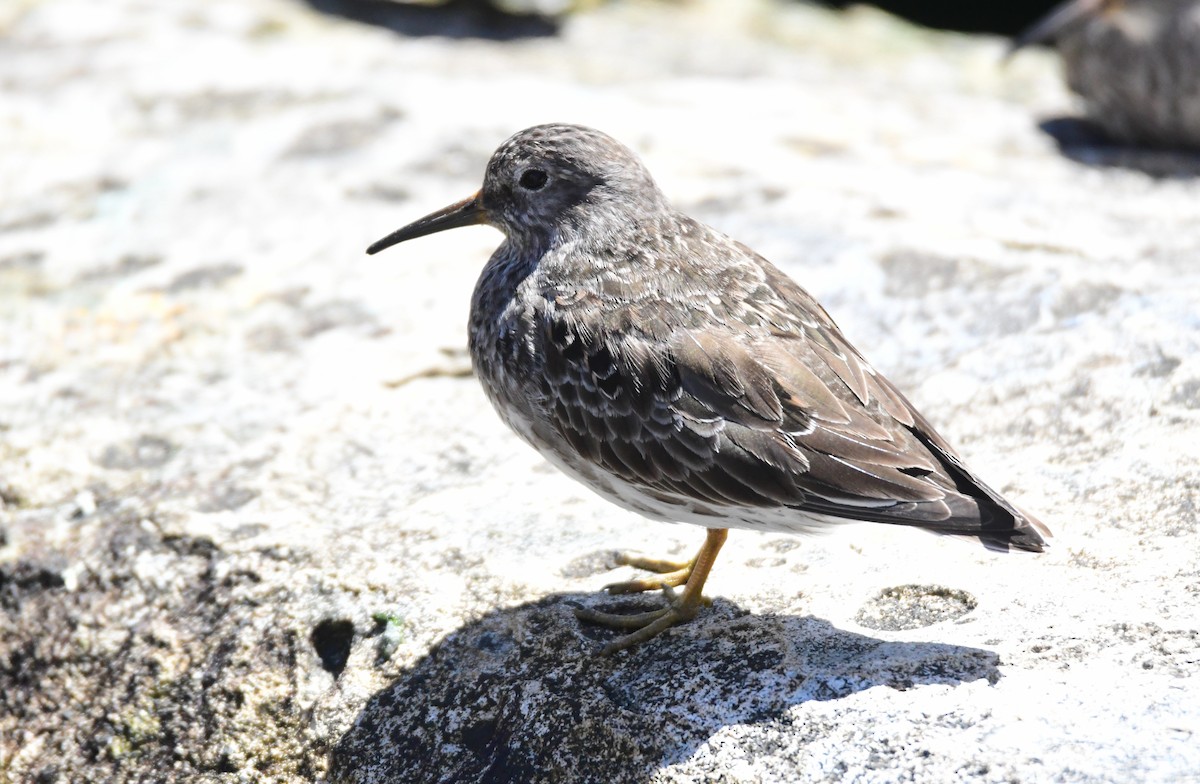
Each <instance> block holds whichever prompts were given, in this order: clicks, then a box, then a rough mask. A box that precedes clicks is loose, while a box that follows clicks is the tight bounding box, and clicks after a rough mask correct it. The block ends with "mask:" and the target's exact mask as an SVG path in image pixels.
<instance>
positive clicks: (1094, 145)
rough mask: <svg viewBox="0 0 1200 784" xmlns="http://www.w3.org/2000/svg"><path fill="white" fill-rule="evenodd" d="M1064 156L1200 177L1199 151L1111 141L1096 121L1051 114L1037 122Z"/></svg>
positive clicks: (1162, 175) (1165, 175) (1154, 173)
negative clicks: (1138, 145)
mask: <svg viewBox="0 0 1200 784" xmlns="http://www.w3.org/2000/svg"><path fill="white" fill-rule="evenodd" d="M1038 128H1039V129H1040V130H1041V131H1042V133H1044V134H1046V135H1047V136H1049V137H1050V138H1051V139H1053V140H1054V144H1055V145H1056V146H1057V147H1058V151H1059V152H1060V153H1062V155H1063V156H1064V157H1066V158H1070V159H1071V160H1073V161H1075V162H1076V163H1082V164H1084V165H1086V166H1094V167H1097V168H1102V169H1129V170H1132V171H1139V172H1141V173H1143V174H1146V175H1148V176H1150V177H1154V178H1155V179H1160V180H1163V179H1190V178H1192V177H1197V176H1200V152H1197V151H1195V150H1174V149H1157V148H1151V147H1137V146H1133V145H1128V144H1122V143H1120V142H1117V141H1114V140H1113V139H1112V138H1110V137H1109V136H1108V135H1107V134H1105V132H1104V131H1103V130H1102V129H1101V128H1100V127H1099V126H1097V125H1096V124H1095V123H1093V122H1091V121H1089V120H1086V119H1083V118H1079V117H1054V118H1051V119H1047V120H1043V121H1041V122H1040V123H1038Z"/></svg>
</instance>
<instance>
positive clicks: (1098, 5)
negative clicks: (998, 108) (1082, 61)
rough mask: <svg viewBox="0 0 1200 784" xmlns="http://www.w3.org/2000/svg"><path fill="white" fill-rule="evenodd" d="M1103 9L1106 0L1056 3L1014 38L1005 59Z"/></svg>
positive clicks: (1049, 38)
mask: <svg viewBox="0 0 1200 784" xmlns="http://www.w3.org/2000/svg"><path fill="white" fill-rule="evenodd" d="M1103 9H1104V0H1067V2H1064V3H1060V4H1058V5H1056V6H1055V7H1054V8H1052V9H1050V12H1049V13H1047V14H1046V15H1045V16H1044V17H1042V18H1041V19H1039V20H1038V21H1036V22H1034V23H1033V24H1032V25H1030V26H1029V27H1028V28H1026V29H1025V30H1023V31H1022V32H1021V33H1019V34H1018V35H1017V37H1016V38H1014V39H1013V40H1012V42H1011V43H1010V44H1009V45H1008V51H1006V52H1005V53H1004V59H1005V60H1006V61H1007V60H1008V59H1009V58H1011V57H1012V56H1013V55H1014V54H1016V53H1017V52H1018V51H1019V50H1021V49H1024V48H1025V47H1027V46H1031V45H1033V44H1044V43H1046V42H1048V41H1052V40H1054V39H1055V38H1057V37H1058V36H1060V35H1063V34H1064V33H1067V32H1069V31H1070V30H1071V28H1073V27H1075V26H1076V25H1078V24H1080V23H1082V22H1083V21H1085V20H1086V19H1088V18H1089V17H1091V16H1094V15H1096V14H1098V13H1100V12H1101V11H1102V10H1103Z"/></svg>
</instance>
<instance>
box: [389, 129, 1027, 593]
mask: <svg viewBox="0 0 1200 784" xmlns="http://www.w3.org/2000/svg"><path fill="white" fill-rule="evenodd" d="M530 172H536V173H535V174H530ZM542 175H544V178H543V176H542ZM543 179H544V182H543ZM526 180H528V183H529V184H531V185H533V184H536V185H537V187H536V188H526V187H522V185H521V183H522V182H526ZM539 183H540V184H539ZM479 222H486V223H490V224H491V225H493V226H496V227H497V228H499V229H500V230H501V231H503V232H504V233H505V235H506V239H505V241H504V243H503V244H502V245H501V246H500V247H499V249H497V250H496V252H495V253H494V255H493V256H492V257H491V259H490V260H489V261H488V263H487V265H486V266H485V267H484V270H483V273H482V274H481V276H480V278H479V282H478V284H477V285H476V288H475V293H474V296H473V299H472V306H471V316H470V326H469V335H470V349H471V357H472V359H473V362H474V366H475V371H476V374H477V375H478V377H479V379H480V381H481V383H482V384H483V387H484V389H485V390H486V392H487V395H488V397H489V398H490V399H491V401H492V403H493V404H494V405H495V407H496V409H497V411H498V412H499V413H500V415H501V417H502V418H503V419H504V420H505V422H507V423H508V424H509V426H511V427H512V428H513V430H515V431H516V432H517V433H518V434H519V435H521V437H522V438H524V439H525V440H526V441H528V442H529V443H530V444H532V445H533V446H534V447H535V448H536V449H538V451H540V452H541V453H542V454H543V455H545V456H546V457H547V458H548V459H549V460H550V461H551V462H553V463H554V464H555V465H557V466H558V467H559V468H561V469H562V470H564V471H565V472H566V473H568V474H569V475H571V476H573V477H575V478H576V479H578V480H579V481H581V482H583V483H584V484H585V485H587V486H588V487H590V488H592V489H593V490H595V491H596V492H598V493H599V494H600V495H602V496H604V497H605V498H607V499H609V500H610V501H613V502H614V503H617V504H619V505H621V506H624V507H626V508H629V509H633V510H636V511H638V512H641V513H642V514H644V515H646V516H648V517H651V518H654V519H659V520H667V521H676V522H689V523H695V524H698V525H702V526H706V527H708V528H710V529H724V528H730V527H732V528H748V529H755V530H764V531H786V532H800V531H804V530H807V529H811V528H813V527H816V526H820V525H827V524H831V523H836V522H839V521H853V520H865V521H873V522H879V523H892V524H898V525H908V526H915V527H919V528H925V529H928V530H931V531H935V532H937V533H943V534H952V535H959V536H968V537H976V538H978V539H980V540H981V541H983V542H984V543H985V544H986V545H988V546H989V547H992V548H998V549H1009V548H1015V549H1021V550H1032V551H1040V550H1041V549H1042V548H1043V546H1044V543H1045V541H1044V536H1046V535H1048V531H1047V529H1046V528H1045V526H1043V525H1042V524H1041V523H1039V522H1038V521H1037V520H1035V519H1034V518H1032V517H1030V516H1029V515H1027V514H1025V513H1023V512H1021V511H1019V510H1018V509H1017V508H1016V507H1014V506H1013V505H1011V504H1009V503H1008V502H1007V501H1005V500H1004V499H1003V498H1001V497H1000V495H999V494H997V493H996V492H995V491H993V490H992V489H990V488H989V487H987V485H985V484H983V483H982V482H981V481H980V480H979V479H978V478H977V477H976V476H975V475H974V474H973V473H972V472H971V471H970V470H969V469H968V468H966V467H965V466H964V465H963V463H962V461H961V460H960V459H959V457H958V456H957V455H956V454H955V453H954V451H953V450H952V449H951V448H950V446H949V445H948V444H947V443H946V442H945V440H944V439H942V437H941V436H939V435H938V434H937V433H936V432H935V431H934V429H933V428H932V427H931V426H930V425H929V423H928V422H927V421H926V420H925V418H924V417H922V416H921V415H920V414H919V413H918V412H917V411H915V410H914V409H913V407H912V406H911V405H910V404H909V402H908V401H907V400H906V399H905V398H904V396H903V395H901V394H900V392H899V391H897V390H896V388H895V387H894V386H892V384H891V383H890V382H888V380H887V379H886V378H884V377H883V376H881V375H880V374H878V373H876V371H875V370H874V369H873V368H872V367H871V366H870V365H869V364H868V363H867V362H866V361H865V360H864V359H863V358H862V356H861V355H860V354H859V353H858V352H857V351H856V350H855V349H854V348H853V347H852V346H851V345H850V344H849V343H848V342H847V341H846V339H845V338H844V337H843V336H842V334H841V332H840V331H839V330H838V328H837V326H836V325H835V324H834V323H833V320H832V319H831V318H830V317H829V315H828V314H827V313H826V312H825V310H824V309H823V308H822V307H821V306H820V305H818V304H817V302H816V301H815V300H813V298H812V297H810V296H809V295H808V293H807V292H805V291H804V290H803V289H802V288H801V287H800V286H799V285H797V284H796V283H795V282H794V281H792V280H791V279H790V278H788V277H787V276H786V275H784V274H783V273H782V272H780V271H779V270H778V269H777V268H775V267H774V266H773V265H771V264H770V262H768V261H767V260H766V259H764V258H762V257H761V256H759V255H758V254H756V253H754V252H753V251H752V250H750V249H749V248H747V247H746V246H745V245H742V244H741V243H738V242H736V241H734V240H732V239H730V238H728V237H726V236H724V235H722V234H720V233H718V232H716V231H714V230H713V229H711V228H709V227H708V226H705V225H704V224H702V223H700V222H698V221H696V220H694V219H692V218H690V217H688V216H686V215H684V214H682V213H680V212H678V211H676V210H674V209H673V208H672V207H671V206H670V205H669V204H668V202H667V200H666V198H665V197H664V196H663V195H662V193H661V191H659V189H658V187H657V186H656V185H655V184H654V181H653V180H652V179H651V177H650V175H649V173H648V172H647V171H646V169H645V168H644V166H643V165H642V164H641V162H640V161H638V159H637V158H636V157H635V156H634V155H633V153H631V152H630V151H629V150H628V149H626V148H625V147H624V146H622V145H620V144H619V143H617V142H616V141H614V140H613V139H611V138H610V137H608V136H606V135H604V134H602V133H600V132H598V131H594V130H591V129H587V128H582V127H578V126H571V125H547V126H538V127H535V128H530V129H528V130H525V131H522V132H520V133H518V134H516V135H515V136H513V137H512V138H510V139H509V140H508V141H506V142H505V143H504V144H503V145H501V147H500V148H499V149H498V150H497V151H496V153H495V154H494V155H493V157H492V159H491V161H490V162H489V164H488V167H487V172H486V175H485V178H484V186H483V189H482V190H481V191H480V193H479V194H477V195H476V196H475V197H472V198H471V199H468V200H466V201H464V202H461V203H459V204H457V205H453V206H452V207H450V208H447V209H446V210H443V211H441V212H439V213H434V214H433V215H431V216H428V217H427V218H424V219H422V220H420V221H417V222H416V223H414V224H412V225H410V226H408V227H405V228H404V229H401V230H399V231H398V232H396V233H394V234H392V235H390V236H389V237H388V238H386V239H384V240H381V241H380V242H379V243H376V245H374V246H372V248H371V252H375V251H378V250H381V249H382V248H384V247H387V246H388V245H391V244H394V243H395V242H400V241H403V240H406V239H410V238H412V237H415V236H421V235H423V234H427V233H430V232H432V231H440V230H441V229H443V228H451V227H453V226H459V225H466V224H468V223H479ZM716 547H719V543H717V544H716ZM711 555H712V557H715V550H714V551H713V552H712V553H711ZM701 582H702V578H701ZM688 585H689V587H691V583H690V582H689V583H688ZM634 590H637V589H634ZM697 596H698V591H697Z"/></svg>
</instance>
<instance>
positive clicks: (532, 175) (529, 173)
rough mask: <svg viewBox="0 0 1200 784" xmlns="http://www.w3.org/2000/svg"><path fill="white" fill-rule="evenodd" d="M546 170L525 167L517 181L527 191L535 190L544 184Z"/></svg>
mask: <svg viewBox="0 0 1200 784" xmlns="http://www.w3.org/2000/svg"><path fill="white" fill-rule="evenodd" d="M547 179H549V178H548V177H547V176H546V172H544V171H542V170H541V169H527V170H526V171H525V173H524V174H522V175H521V179H520V180H518V182H519V183H520V184H521V187H522V188H524V189H525V190H527V191H536V190H538V189H540V188H541V187H542V186H543V185H545V184H546V180H547Z"/></svg>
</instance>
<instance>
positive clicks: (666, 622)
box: [575, 528, 729, 656]
mask: <svg viewBox="0 0 1200 784" xmlns="http://www.w3.org/2000/svg"><path fill="white" fill-rule="evenodd" d="M728 535H729V531H728V529H725V528H710V529H709V530H708V538H707V539H705V540H704V546H703V547H701V548H700V552H699V553H697V554H696V557H695V558H693V559H692V560H691V562H690V563H688V564H686V565H685V566H686V569H677V570H675V571H673V572H671V573H670V574H668V575H666V576H667V577H672V578H673V577H674V576H675V575H676V574H678V573H679V572H681V571H686V572H687V574H686V576H685V577H684V587H683V591H682V593H679V594H676V593H675V591H673V590H672V588H671V585H668V584H665V583H664V584H662V585H661V588H662V590H663V594H664V595H665V596H666V598H667V606H666V607H664V608H662V609H661V610H651V611H650V612H644V613H637V614H635V615H619V614H617V613H604V612H597V611H595V610H586V609H577V610H576V611H575V616H576V617H577V618H579V620H581V621H587V622H588V623H598V624H601V625H602V626H609V627H612V628H614V629H634V630H635V631H633V632H632V633H631V634H627V635H625V636H624V637H620V638H618V639H616V640H613V641H612V642H610V643H609V644H608V645H606V646H604V649H603V650H602V651H601V652H600V653H601V655H605V656H607V655H608V654H610V653H615V652H616V651H620V650H623V649H625V648H630V647H632V646H634V645H637V644H639V643H643V642H645V641H646V640H649V639H650V638H651V637H654V636H655V635H657V634H659V633H660V632H662V631H664V630H665V629H668V628H670V627H672V626H674V625H675V624H677V623H682V622H683V621H690V620H691V619H692V618H694V617H695V616H696V613H697V612H698V611H699V609H700V606H701V605H702V604H703V603H704V596H703V590H704V581H705V580H707V579H708V573H709V572H710V571H712V567H713V563H715V562H716V560H717V553H719V552H720V551H721V545H723V544H725V537H726V536H728ZM634 582H639V581H634ZM675 584H676V585H678V583H675ZM618 585H628V583H618ZM653 587H660V586H653ZM610 590H611V586H610ZM636 590H648V589H647V588H641V589H636ZM617 592H618V593H629V592H630V591H617Z"/></svg>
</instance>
